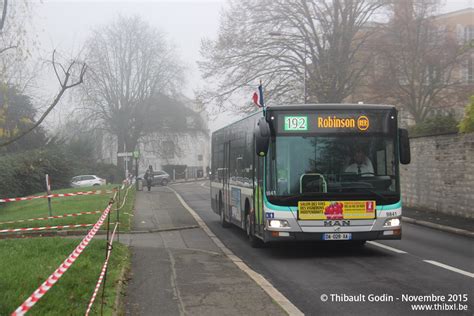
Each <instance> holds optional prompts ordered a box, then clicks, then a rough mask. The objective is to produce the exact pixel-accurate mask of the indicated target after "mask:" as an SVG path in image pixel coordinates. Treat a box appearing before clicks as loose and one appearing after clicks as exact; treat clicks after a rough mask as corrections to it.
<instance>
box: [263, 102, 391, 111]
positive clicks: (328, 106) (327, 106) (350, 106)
mask: <svg viewBox="0 0 474 316" xmlns="http://www.w3.org/2000/svg"><path fill="white" fill-rule="evenodd" d="M394 108H395V106H393V105H387V104H355V103H321V104H286V105H274V106H269V107H268V108H267V109H268V110H270V111H271V110H295V109H304V110H354V109H360V110H391V109H394Z"/></svg>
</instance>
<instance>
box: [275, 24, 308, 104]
mask: <svg viewBox="0 0 474 316" xmlns="http://www.w3.org/2000/svg"><path fill="white" fill-rule="evenodd" d="M268 35H270V36H281V37H284V36H285V35H287V34H283V33H281V32H269V33H268ZM289 36H291V35H289ZM303 45H304V55H303V68H304V70H303V100H304V103H305V104H306V102H307V93H306V68H307V64H306V55H307V50H306V38H305V39H304V40H303Z"/></svg>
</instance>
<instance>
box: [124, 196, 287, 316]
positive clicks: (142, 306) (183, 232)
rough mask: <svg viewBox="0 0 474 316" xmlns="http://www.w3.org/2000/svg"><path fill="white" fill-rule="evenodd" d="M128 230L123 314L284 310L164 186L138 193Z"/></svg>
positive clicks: (203, 313)
mask: <svg viewBox="0 0 474 316" xmlns="http://www.w3.org/2000/svg"><path fill="white" fill-rule="evenodd" d="M133 230H134V231H135V232H136V233H135V234H130V235H128V240H124V239H125V238H122V237H121V241H125V243H129V245H130V246H131V251H132V271H131V280H130V281H129V284H128V287H127V292H126V297H125V298H124V301H125V304H124V306H125V314H126V315H185V314H188V315H249V314H259V315H285V313H284V312H283V310H282V309H281V308H280V307H279V306H278V305H277V304H276V303H275V302H274V301H273V300H272V299H271V298H270V297H269V296H268V295H267V294H266V293H265V292H264V291H263V290H262V288H260V287H259V286H258V285H257V284H256V283H255V282H254V281H253V280H251V279H250V278H249V277H248V276H247V275H246V274H245V273H244V272H243V271H242V270H240V269H239V268H238V267H237V266H236V265H235V264H234V263H232V262H231V261H230V260H229V259H228V257H226V256H225V255H224V254H223V253H222V252H221V250H220V249H219V248H218V247H217V246H216V245H215V244H214V242H213V241H212V240H211V239H210V238H209V237H208V235H207V234H206V233H205V232H204V231H203V230H202V229H201V228H200V227H199V226H198V223H197V222H196V221H195V220H194V218H193V217H192V216H191V215H190V214H189V212H188V211H187V210H186V209H185V208H184V207H183V206H182V205H181V203H180V202H179V201H178V200H177V198H176V196H175V194H174V193H173V192H171V191H170V190H169V189H167V188H166V187H154V188H152V191H151V192H147V191H141V192H137V196H136V202H135V216H134V223H133ZM124 237H125V236H124Z"/></svg>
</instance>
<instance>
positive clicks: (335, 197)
mask: <svg viewBox="0 0 474 316" xmlns="http://www.w3.org/2000/svg"><path fill="white" fill-rule="evenodd" d="M409 162H410V147H409V140H408V134H407V131H406V130H404V129H399V128H398V124H397V111H396V109H395V107H394V106H389V105H360V104H315V105H288V106H278V107H270V108H267V109H266V111H262V110H259V111H258V112H256V113H254V114H252V115H250V116H248V117H246V118H244V119H242V120H240V121H237V122H235V123H233V124H230V125H228V126H226V127H224V128H222V129H220V130H217V131H216V132H214V133H213V134H212V161H211V175H210V181H211V201H212V203H211V204H212V209H213V211H214V212H216V213H217V214H219V215H220V220H221V224H222V226H223V227H228V226H229V225H230V224H234V225H237V226H238V227H241V228H242V229H244V230H245V231H246V233H247V235H248V238H249V240H250V243H251V245H252V246H254V247H257V246H259V245H262V244H263V243H267V242H275V241H284V240H323V241H333V240H346V241H351V242H353V243H354V244H363V243H364V242H365V241H366V240H375V239H400V238H401V215H402V207H401V196H400V177H399V163H402V164H408V163H409Z"/></svg>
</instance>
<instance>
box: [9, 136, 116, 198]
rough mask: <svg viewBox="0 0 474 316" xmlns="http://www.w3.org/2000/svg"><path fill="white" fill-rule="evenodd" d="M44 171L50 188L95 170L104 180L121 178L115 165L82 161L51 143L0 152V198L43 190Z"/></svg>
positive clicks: (67, 184)
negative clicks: (21, 150)
mask: <svg viewBox="0 0 474 316" xmlns="http://www.w3.org/2000/svg"><path fill="white" fill-rule="evenodd" d="M45 174H49V175H50V177H51V188H52V189H53V190H57V189H62V188H66V187H69V182H70V181H71V178H72V177H73V176H75V175H80V174H96V175H98V176H99V177H102V178H105V179H106V180H107V182H108V183H113V182H118V181H119V180H120V179H121V178H120V170H118V168H117V166H115V165H111V164H104V163H95V162H92V163H91V162H84V161H82V160H81V159H78V158H77V157H72V155H69V154H67V153H66V152H65V148H64V147H63V146H58V145H54V146H48V147H47V148H46V149H41V150H29V151H23V152H21V153H15V154H4V155H2V156H0V179H1V181H0V198H5V197H21V196H27V195H31V194H34V193H38V192H45V191H46V183H45Z"/></svg>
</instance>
